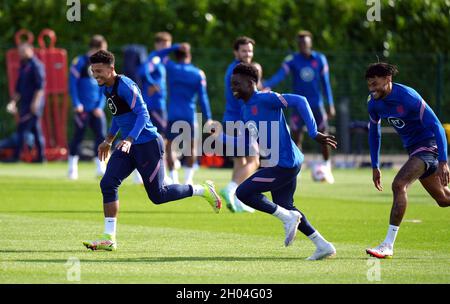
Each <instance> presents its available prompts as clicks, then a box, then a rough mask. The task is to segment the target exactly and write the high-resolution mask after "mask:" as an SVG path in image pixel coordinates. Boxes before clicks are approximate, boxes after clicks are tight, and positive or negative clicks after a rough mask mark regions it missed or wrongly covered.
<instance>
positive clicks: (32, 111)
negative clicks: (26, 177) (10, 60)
mask: <svg viewBox="0 0 450 304" xmlns="http://www.w3.org/2000/svg"><path fill="white" fill-rule="evenodd" d="M18 49H19V56H20V60H21V62H20V69H19V77H18V79H17V83H16V90H15V94H14V96H13V98H12V99H11V101H10V102H9V104H8V105H7V109H8V112H10V113H11V114H16V113H17V106H16V105H17V102H19V111H18V112H19V124H18V126H17V135H18V144H17V147H16V149H15V151H14V155H13V158H12V160H11V161H14V162H15V161H19V158H20V152H21V151H22V147H23V144H24V141H25V134H26V133H28V132H31V133H32V134H33V135H34V141H35V145H36V149H37V154H38V155H37V159H35V160H34V161H35V162H44V161H45V139H44V136H43V134H42V128H41V118H42V112H43V110H44V106H45V99H44V88H45V68H44V65H43V64H42V62H41V61H40V60H39V59H37V58H36V57H35V56H34V51H33V47H32V46H31V45H29V44H28V43H22V44H21V45H19V47H18Z"/></svg>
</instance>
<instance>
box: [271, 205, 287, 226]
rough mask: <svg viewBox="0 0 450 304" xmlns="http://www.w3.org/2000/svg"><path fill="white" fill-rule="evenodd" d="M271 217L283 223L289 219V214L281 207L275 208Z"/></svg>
mask: <svg viewBox="0 0 450 304" xmlns="http://www.w3.org/2000/svg"><path fill="white" fill-rule="evenodd" d="M273 215H274V216H276V217H277V218H279V219H280V220H282V221H283V222H284V221H286V220H287V219H289V218H290V217H291V212H290V211H289V210H287V209H285V208H283V207H281V206H277V209H275V212H274V213H273Z"/></svg>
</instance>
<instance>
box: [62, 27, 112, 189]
mask: <svg viewBox="0 0 450 304" xmlns="http://www.w3.org/2000/svg"><path fill="white" fill-rule="evenodd" d="M107 47H108V45H107V42H106V39H105V38H104V37H103V36H101V35H94V36H93V37H92V38H91V41H90V42H89V51H88V52H87V53H86V54H84V55H80V56H77V57H75V58H74V59H73V61H72V65H71V67H70V75H69V89H70V96H71V98H72V105H73V110H74V114H73V119H74V135H73V138H72V141H71V143H70V145H69V148H70V151H69V172H68V176H69V179H73V180H75V179H78V160H79V149H80V145H81V142H82V140H83V138H84V135H85V133H86V128H87V127H89V128H90V129H91V130H92V132H93V133H94V136H95V146H94V151H97V148H98V145H99V144H100V143H101V142H102V141H103V140H104V139H105V135H106V116H105V112H104V111H103V109H104V107H105V97H104V96H103V94H102V92H101V89H100V87H99V86H98V84H97V81H96V80H95V78H94V77H92V71H91V65H90V62H89V57H90V56H91V55H93V54H94V53H96V52H97V51H99V50H106V49H107ZM95 163H96V172H97V173H96V174H97V176H99V177H101V176H103V174H104V173H105V164H104V163H102V162H101V161H100V160H99V159H98V157H95Z"/></svg>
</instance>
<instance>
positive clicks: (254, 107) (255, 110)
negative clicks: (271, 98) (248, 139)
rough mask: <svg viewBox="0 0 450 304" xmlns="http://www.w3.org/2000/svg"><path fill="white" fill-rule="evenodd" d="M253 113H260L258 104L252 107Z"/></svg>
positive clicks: (254, 114)
mask: <svg viewBox="0 0 450 304" xmlns="http://www.w3.org/2000/svg"><path fill="white" fill-rule="evenodd" d="M251 111H252V115H253V116H256V115H258V106H256V105H254V106H252V107H251Z"/></svg>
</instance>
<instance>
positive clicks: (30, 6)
mask: <svg viewBox="0 0 450 304" xmlns="http://www.w3.org/2000/svg"><path fill="white" fill-rule="evenodd" d="M367 2H369V4H367ZM373 2H375V1H370V0H369V1H366V0H297V1H295V0H278V1H273V0H183V1H181V0H179V1H177V0H125V1H115V0H109V1H108V0H81V1H80V3H81V21H79V22H69V21H68V20H67V18H66V12H67V10H68V9H69V8H70V6H68V5H67V4H66V1H64V0H0V29H1V35H0V67H1V72H0V89H1V90H0V136H1V137H4V136H6V135H7V134H9V133H10V132H12V130H14V124H12V121H13V120H12V118H11V117H10V115H8V114H7V113H6V111H5V106H6V103H7V102H8V100H9V96H8V92H7V79H6V64H5V53H6V50H7V49H9V48H12V47H14V38H13V37H14V34H15V32H16V31H18V30H19V29H21V28H26V29H28V30H30V31H32V32H33V33H34V34H35V36H37V35H38V34H39V32H40V31H41V30H42V29H43V28H47V27H48V28H51V29H53V30H54V31H55V32H56V34H57V37H58V40H57V43H56V45H57V47H60V48H65V49H67V51H68V54H69V62H70V61H71V59H72V58H73V57H74V56H76V55H78V54H82V53H84V52H85V51H86V50H87V44H88V41H89V39H90V37H91V36H92V35H93V34H97V33H98V34H102V35H104V36H105V37H106V38H107V40H108V44H109V48H110V50H112V51H113V52H115V53H116V57H117V59H118V70H119V71H120V68H121V66H120V65H121V56H122V54H121V51H122V46H123V45H126V44H131V43H137V44H143V45H146V46H147V47H148V50H149V51H150V50H151V49H152V45H153V40H152V37H153V34H154V33H155V32H157V31H169V32H170V33H172V35H173V37H174V41H175V42H184V41H187V42H189V43H191V45H192V48H193V62H194V64H195V65H197V66H198V67H200V68H202V69H203V70H204V71H205V73H206V75H207V79H208V93H209V95H210V99H211V107H212V111H213V114H214V116H215V119H218V120H221V117H222V113H223V109H224V103H225V101H224V97H223V96H224V93H223V92H224V88H223V76H224V73H225V69H226V66H227V65H228V64H229V63H230V62H231V61H232V60H233V54H232V49H231V46H232V42H233V40H234V39H235V38H236V37H237V36H240V35H247V36H250V37H252V38H253V39H255V41H256V48H255V61H257V62H259V63H261V64H262V65H263V68H264V76H265V77H269V76H271V75H272V74H273V73H274V72H275V71H276V70H277V69H278V68H279V66H280V63H281V62H282V60H283V58H284V57H285V56H286V55H287V54H288V53H289V52H292V51H296V49H297V47H296V44H295V40H294V37H295V35H296V33H297V32H298V30H300V29H306V30H309V31H311V32H312V33H313V35H314V39H313V42H314V48H315V49H316V50H318V51H321V52H323V53H324V54H325V55H326V56H327V58H328V61H329V65H330V75H331V83H332V88H333V94H334V97H335V103H336V106H337V110H338V117H337V119H336V120H335V121H333V122H332V124H333V125H335V126H336V127H337V132H338V133H339V130H340V131H341V133H342V132H345V128H343V127H342V126H343V125H345V126H347V125H346V124H345V122H343V121H341V120H340V119H339V114H342V115H341V116H348V118H346V120H347V123H348V120H351V121H354V120H367V112H366V98H367V93H368V92H367V87H366V83H365V80H364V71H365V68H366V66H367V65H368V64H369V63H371V62H374V61H377V58H379V59H380V60H385V61H388V62H391V63H394V64H397V65H398V67H399V70H400V74H399V75H398V77H397V79H396V81H398V82H401V83H404V84H407V85H410V86H412V87H414V88H415V89H416V90H417V91H419V93H420V94H421V95H422V96H423V97H424V98H425V100H426V101H427V102H428V103H429V104H430V105H431V106H432V107H433V109H434V110H435V111H436V112H437V114H438V115H439V116H440V118H441V120H443V121H446V120H447V121H448V120H450V107H449V103H450V100H449V99H450V86H449V85H448V84H449V83H450V62H449V53H450V51H449V50H450V22H449V15H450V0H381V1H380V2H381V12H380V16H381V21H377V22H370V21H368V20H367V17H366V14H367V11H368V9H370V8H371V7H373V5H374V4H372V3H373ZM290 88H291V86H290V80H287V81H285V82H284V83H283V84H282V85H280V86H279V87H277V88H275V90H277V91H281V92H289V91H290ZM69 126H70V124H69ZM70 137H71V133H69V138H70ZM393 147H394V148H398V146H397V145H396V144H393Z"/></svg>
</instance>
